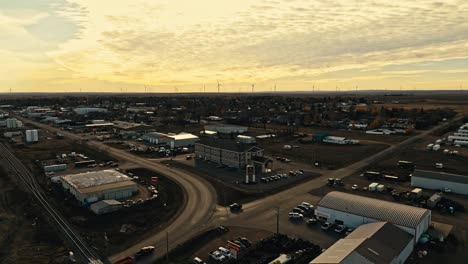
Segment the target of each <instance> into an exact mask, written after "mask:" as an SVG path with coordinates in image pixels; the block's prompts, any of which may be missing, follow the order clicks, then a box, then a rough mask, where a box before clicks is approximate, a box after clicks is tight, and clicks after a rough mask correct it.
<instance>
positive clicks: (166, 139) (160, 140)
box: [143, 132, 199, 148]
mask: <svg viewBox="0 0 468 264" xmlns="http://www.w3.org/2000/svg"><path fill="white" fill-rule="evenodd" d="M143 140H145V141H147V142H149V143H151V144H158V145H160V144H164V145H166V146H169V147H170V148H180V147H188V146H193V145H195V142H197V141H198V140H199V137H198V136H195V135H193V134H190V133H180V134H164V133H159V132H150V133H147V134H145V135H143Z"/></svg>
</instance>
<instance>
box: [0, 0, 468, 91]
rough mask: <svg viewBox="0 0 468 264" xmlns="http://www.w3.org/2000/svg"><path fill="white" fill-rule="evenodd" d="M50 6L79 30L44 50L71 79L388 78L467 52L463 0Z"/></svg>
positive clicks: (204, 0) (467, 6)
mask: <svg viewBox="0 0 468 264" xmlns="http://www.w3.org/2000/svg"><path fill="white" fill-rule="evenodd" d="M54 10H55V11H54V12H56V13H57V14H59V15H60V16H63V17H66V18H67V19H69V20H71V21H73V22H74V23H75V24H76V25H77V27H78V28H79V31H78V32H77V34H75V35H74V38H73V39H69V40H66V41H64V42H63V43H61V44H60V45H58V47H57V48H53V49H49V50H48V51H47V54H48V56H49V58H51V59H52V60H53V61H54V62H55V63H56V65H58V66H57V67H60V68H65V69H67V71H68V72H70V73H72V74H73V78H78V79H80V80H81V79H83V78H85V79H90V80H93V79H94V80H98V81H100V82H118V83H122V84H134V85H139V84H143V83H153V84H155V85H173V84H174V83H175V84H177V83H179V84H181V85H183V84H194V85H195V84H197V85H198V84H201V83H206V82H213V81H215V80H217V79H222V80H223V81H224V82H229V83H233V84H235V83H239V84H242V85H243V84H244V83H251V82H259V83H265V85H267V84H268V85H270V84H271V82H275V81H278V80H285V82H286V81H287V84H289V85H290V86H291V87H304V85H303V84H304V83H310V82H314V81H319V80H322V81H323V82H325V81H326V80H330V78H328V77H327V76H326V75H327V74H329V73H340V72H342V71H346V70H348V71H354V73H355V74H356V75H355V76H337V77H336V79H335V78H332V79H333V80H335V81H336V80H339V81H341V82H357V81H359V82H367V83H368V84H369V85H376V84H377V83H379V82H380V83H382V84H385V85H394V84H395V83H397V82H398V79H400V78H404V79H411V78H424V77H427V76H428V74H433V73H434V72H431V71H432V70H428V69H424V68H419V69H415V68H408V66H406V65H408V64H414V63H436V64H440V65H442V66H443V65H444V62H445V61H447V60H452V59H468V52H467V50H468V23H467V21H466V17H468V2H466V1H464V0H446V1H443V2H442V1H440V2H429V1H410V2H408V1H403V0H395V1H391V2H388V1H374V0H360V1H357V0H356V1H346V2H344V1H329V0H315V1H272V0H258V1H249V0H237V1H221V0H199V1H192V0H171V1H169V0H167V1H149V0H146V1H145V0H133V1H113V0H99V1H94V0H68V1H67V2H66V3H65V4H61V5H59V4H57V5H55V6H54ZM1 21H2V17H1V16H0V22H1ZM31 23H34V21H31ZM18 27H19V28H21V27H23V25H18ZM388 66H396V67H400V68H398V69H392V70H388V69H386V68H387V67H388ZM442 68H443V67H442ZM465 70H466V68H462V69H460V68H455V69H452V68H446V69H440V70H439V71H437V74H447V73H449V72H450V71H453V72H452V73H459V72H458V71H461V72H464V71H465ZM366 71H367V72H368V74H363V72H366ZM369 73H371V74H373V75H369ZM446 78H448V77H446ZM408 81H414V82H416V81H421V80H420V79H418V80H416V79H414V80H408ZM285 85H286V83H285Z"/></svg>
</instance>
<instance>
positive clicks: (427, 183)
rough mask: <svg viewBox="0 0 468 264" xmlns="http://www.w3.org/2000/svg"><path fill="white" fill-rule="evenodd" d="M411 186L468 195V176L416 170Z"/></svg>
mask: <svg viewBox="0 0 468 264" xmlns="http://www.w3.org/2000/svg"><path fill="white" fill-rule="evenodd" d="M411 186H414V187H420V188H424V189H431V190H443V189H445V188H449V189H450V190H451V191H452V192H454V193H459V194H464V195H468V176H465V175H458V174H451V173H445V172H438V171H427V170H415V171H414V172H413V174H412V176H411Z"/></svg>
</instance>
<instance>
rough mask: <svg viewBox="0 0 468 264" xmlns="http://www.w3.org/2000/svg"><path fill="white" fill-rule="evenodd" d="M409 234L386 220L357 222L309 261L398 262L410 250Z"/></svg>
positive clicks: (325, 263)
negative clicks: (344, 236)
mask: <svg viewBox="0 0 468 264" xmlns="http://www.w3.org/2000/svg"><path fill="white" fill-rule="evenodd" d="M413 248H414V244H413V235H411V234H409V233H407V232H405V231H403V230H401V229H400V228H398V227H396V226H395V225H393V224H390V223H388V222H374V223H369V224H364V225H361V226H359V227H358V228H357V229H356V230H354V231H353V232H352V233H351V234H349V235H348V236H347V237H346V238H343V239H340V240H338V241H337V242H336V243H335V244H333V245H332V246H331V247H329V248H328V249H327V250H326V251H325V252H323V253H322V254H320V255H319V256H318V257H316V258H315V259H314V260H312V261H311V262H310V263H311V264H355V263H363V264H364V263H365V264H379V263H388V264H401V263H404V262H405V261H406V259H407V258H408V257H409V256H410V255H411V252H412V251H413Z"/></svg>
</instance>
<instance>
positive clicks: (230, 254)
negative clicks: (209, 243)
mask: <svg viewBox="0 0 468 264" xmlns="http://www.w3.org/2000/svg"><path fill="white" fill-rule="evenodd" d="M218 250H219V252H221V254H223V255H224V256H226V258H228V259H230V258H232V253H231V251H229V250H228V249H227V248H224V247H219V248H218Z"/></svg>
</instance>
